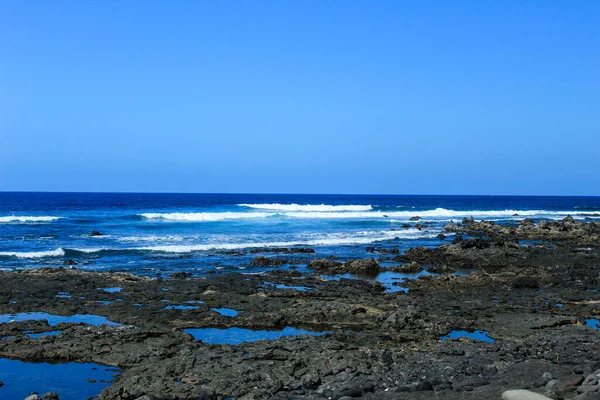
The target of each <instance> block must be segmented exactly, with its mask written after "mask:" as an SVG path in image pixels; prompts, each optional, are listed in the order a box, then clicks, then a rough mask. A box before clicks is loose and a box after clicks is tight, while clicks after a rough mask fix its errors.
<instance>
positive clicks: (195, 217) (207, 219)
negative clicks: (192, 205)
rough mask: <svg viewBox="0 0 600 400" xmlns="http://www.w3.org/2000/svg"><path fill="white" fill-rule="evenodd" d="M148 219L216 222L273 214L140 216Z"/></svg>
mask: <svg viewBox="0 0 600 400" xmlns="http://www.w3.org/2000/svg"><path fill="white" fill-rule="evenodd" d="M140 215H141V216H142V217H144V218H146V219H162V220H168V221H195V222H214V221H224V220H231V219H246V218H266V217H269V216H271V215H273V214H270V213H264V212H248V213H236V212H201V213H145V214H140Z"/></svg>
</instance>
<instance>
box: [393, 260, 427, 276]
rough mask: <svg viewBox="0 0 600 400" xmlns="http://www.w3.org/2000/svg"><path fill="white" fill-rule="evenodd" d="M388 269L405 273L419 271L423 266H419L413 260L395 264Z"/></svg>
mask: <svg viewBox="0 0 600 400" xmlns="http://www.w3.org/2000/svg"><path fill="white" fill-rule="evenodd" d="M389 270H390V271H393V272H399V273H402V274H406V273H416V272H421V271H423V267H421V266H420V265H419V264H417V263H416V262H415V261H413V262H411V263H408V264H402V265H396V266H393V267H390V268H389Z"/></svg>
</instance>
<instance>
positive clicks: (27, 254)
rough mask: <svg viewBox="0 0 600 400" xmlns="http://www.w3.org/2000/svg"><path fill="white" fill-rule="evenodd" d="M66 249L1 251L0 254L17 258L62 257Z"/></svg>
mask: <svg viewBox="0 0 600 400" xmlns="http://www.w3.org/2000/svg"><path fill="white" fill-rule="evenodd" d="M64 255H65V251H64V250H63V249H62V248H60V247H59V248H58V249H55V250H48V251H0V256H5V257H17V258H43V257H62V256H64Z"/></svg>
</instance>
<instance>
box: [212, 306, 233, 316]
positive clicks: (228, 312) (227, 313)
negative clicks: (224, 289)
mask: <svg viewBox="0 0 600 400" xmlns="http://www.w3.org/2000/svg"><path fill="white" fill-rule="evenodd" d="M211 310H213V311H214V312H216V313H219V314H221V315H222V316H224V317H237V315H238V314H239V312H238V311H237V310H234V309H233V308H211Z"/></svg>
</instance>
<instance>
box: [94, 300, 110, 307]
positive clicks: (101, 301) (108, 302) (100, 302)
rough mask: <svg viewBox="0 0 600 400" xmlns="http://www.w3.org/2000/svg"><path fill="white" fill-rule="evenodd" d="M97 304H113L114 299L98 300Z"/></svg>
mask: <svg viewBox="0 0 600 400" xmlns="http://www.w3.org/2000/svg"><path fill="white" fill-rule="evenodd" d="M96 304H98V305H103V306H108V305H110V304H112V301H109V300H96Z"/></svg>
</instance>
